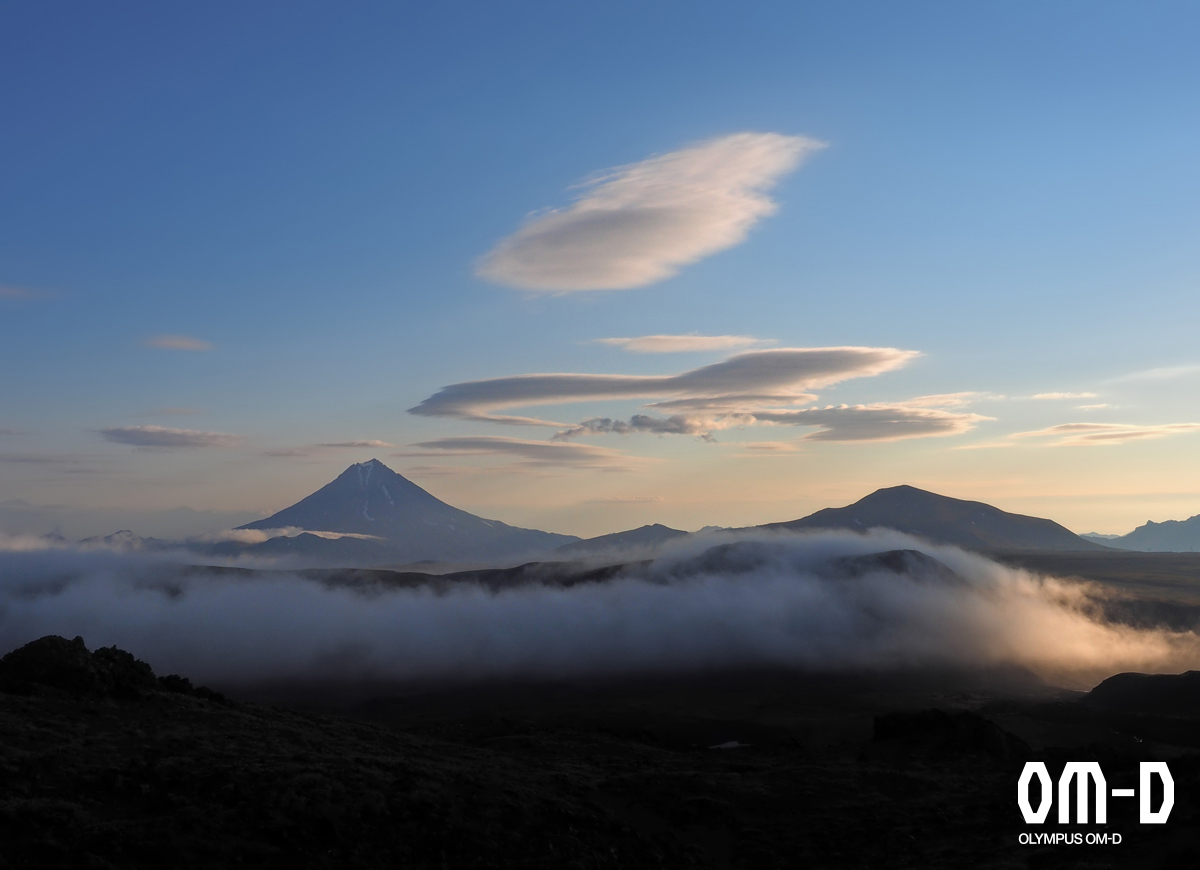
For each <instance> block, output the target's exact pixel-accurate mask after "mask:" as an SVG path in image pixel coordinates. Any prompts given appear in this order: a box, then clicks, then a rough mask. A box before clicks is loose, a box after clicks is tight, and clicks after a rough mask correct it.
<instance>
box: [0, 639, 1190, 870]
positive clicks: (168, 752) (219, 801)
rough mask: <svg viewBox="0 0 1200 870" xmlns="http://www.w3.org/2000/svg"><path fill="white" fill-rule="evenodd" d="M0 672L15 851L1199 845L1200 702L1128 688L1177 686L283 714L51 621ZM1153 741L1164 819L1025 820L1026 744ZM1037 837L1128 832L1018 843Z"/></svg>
mask: <svg viewBox="0 0 1200 870" xmlns="http://www.w3.org/2000/svg"><path fill="white" fill-rule="evenodd" d="M39 644H40V645H41V646H38V645H39ZM1195 682H1196V681H1195V680H1194V679H1192V680H1190V681H1187V680H1185V681H1183V682H1182V683H1171V684H1170V685H1167V686H1166V688H1165V689H1162V690H1161V691H1166V692H1167V693H1168V694H1171V693H1174V694H1178V693H1180V692H1183V693H1184V694H1187V693H1189V692H1194V691H1195V686H1194V685H1193V684H1194V683H1195ZM1127 684H1128V685H1127ZM0 689H2V690H3V691H0V867H4V868H10V867H11V868H16V867H39V868H40V867H47V868H54V867H63V868H111V867H121V868H125V867H129V868H163V867H288V868H293V867H363V868H368V867H370V868H374V867H381V868H382V867H387V868H393V867H404V868H407V867H414V868H419V867H431V868H459V867H463V868H471V867H546V868H572V867H578V868H600V867H620V868H629V867H635V868H636V867H712V868H723V867H744V868H768V867H787V868H793V867H830V868H839V867H884V868H890V867H920V868H929V867H947V868H975V867H996V868H1000V867H1138V868H1151V867H1194V866H1197V863H1198V862H1200V849H1198V848H1197V847H1198V845H1200V817H1198V816H1197V810H1198V809H1200V807H1198V804H1197V801H1196V796H1197V795H1198V794H1200V791H1198V788H1200V755H1197V752H1198V751H1200V728H1198V727H1197V726H1198V725H1200V718H1197V714H1198V712H1200V711H1198V710H1196V709H1195V708H1194V707H1193V706H1192V705H1191V702H1187V703H1182V704H1175V705H1171V704H1167V705H1166V706H1163V705H1161V704H1160V705H1158V706H1157V707H1156V708H1155V709H1156V712H1154V713H1140V712H1137V709H1141V708H1140V707H1137V709H1131V708H1132V707H1133V706H1134V705H1133V704H1132V703H1131V700H1130V699H1136V700H1137V704H1139V705H1140V704H1144V702H1145V698H1146V697H1147V692H1149V693H1150V694H1151V695H1153V694H1154V693H1155V692H1156V691H1159V692H1160V694H1161V691H1160V690H1159V689H1156V688H1155V686H1154V685H1151V684H1146V683H1144V681H1137V680H1133V681H1132V682H1130V681H1128V680H1127V681H1125V682H1121V681H1117V682H1115V683H1112V684H1111V685H1110V686H1109V688H1108V689H1107V690H1106V691H1105V692H1099V693H1094V694H1093V696H1091V697H1080V696H1064V695H1062V694H1061V693H1055V692H1052V691H1049V690H1046V689H1045V688H1044V687H1040V686H1039V685H1038V684H1037V683H1036V681H1033V680H1031V679H1029V678H1028V677H1027V676H1025V675H1021V674H992V675H988V676H986V677H985V676H980V675H975V676H973V677H970V678H968V677H964V676H962V675H959V676H953V675H946V674H941V675H928V674H926V675H923V676H920V677H918V676H914V675H907V676H902V675H890V676H886V677H885V676H875V677H871V678H867V677H853V676H845V675H843V676H814V675H801V674H787V673H753V674H724V675H692V676H689V677H687V678H679V677H675V678H665V677H664V678H661V679H653V680H643V681H640V682H628V681H626V682H609V683H592V684H554V685H528V684H527V685H522V686H495V685H492V686H472V687H461V688H459V689H456V690H453V691H450V690H443V691H438V692H429V691H425V692H418V691H414V690H409V691H408V692H401V691H400V690H399V689H398V688H397V687H391V689H390V690H386V689H387V687H382V686H374V687H359V690H360V695H361V696H362V697H366V696H369V695H372V694H374V695H376V698H375V699H374V700H369V699H368V700H363V699H362V697H360V698H359V699H354V698H352V697H350V696H336V695H334V694H331V693H330V692H328V691H326V690H325V688H323V687H319V686H307V687H297V686H290V687H286V686H285V687H274V688H273V689H271V690H270V692H273V695H270V697H273V698H274V699H275V700H277V701H279V700H286V701H287V702H288V703H289V704H290V706H289V707H285V706H279V705H277V704H263V703H252V702H248V701H244V700H243V701H234V700H229V699H228V698H226V697H224V696H222V695H220V694H218V693H215V692H211V691H207V690H204V689H196V688H194V687H192V686H191V685H190V684H189V683H187V681H185V680H183V679H181V678H175V677H167V678H165V679H156V678H155V677H154V675H153V674H152V673H151V672H150V670H149V668H148V667H146V666H145V665H143V664H141V663H138V662H136V661H135V660H134V659H133V658H132V657H131V656H128V655H127V654H123V653H121V652H120V651H119V650H114V649H111V648H110V649H107V650H98V651H96V652H95V653H89V652H88V651H87V650H86V648H84V647H83V645H82V642H81V641H76V642H72V641H66V640H63V639H61V638H60V639H43V641H38V642H35V644H33V645H31V646H30V647H26V648H24V649H23V651H22V652H21V654H20V655H10V656H8V657H6V658H5V659H4V660H3V661H2V662H0ZM259 692H260V694H259V697H268V696H269V695H268V694H266V693H267V692H268V690H265V689H260V690H259ZM331 699H334V700H331ZM335 701H336V707H331V705H333V704H334V703H335ZM321 704H324V705H325V707H326V709H325V710H324V711H319V710H318V709H317V707H318V706H319V705H321ZM1151 758H1165V759H1168V760H1169V761H1170V764H1171V770H1172V773H1173V774H1174V778H1175V783H1176V805H1175V809H1174V811H1173V813H1172V814H1171V817H1170V821H1169V823H1168V824H1166V825H1162V826H1143V825H1139V824H1138V822H1137V813H1136V806H1135V805H1134V804H1135V802H1133V801H1128V800H1127V801H1125V802H1124V803H1122V802H1120V801H1118V800H1110V801H1109V823H1108V824H1107V825H1105V826H1097V825H1068V826H1059V825H1056V824H1047V825H1041V826H1028V825H1026V824H1025V823H1024V822H1023V820H1022V819H1021V817H1020V814H1019V812H1018V809H1017V806H1016V800H1015V794H1016V781H1017V777H1018V775H1019V773H1020V770H1021V767H1022V765H1023V763H1024V761H1025V760H1027V759H1042V760H1045V761H1047V763H1048V767H1049V768H1050V771H1051V774H1052V775H1053V776H1055V777H1057V774H1058V770H1059V769H1060V768H1061V766H1062V764H1063V762H1065V761H1068V760H1077V761H1084V760H1099V761H1100V762H1101V764H1102V766H1103V768H1104V770H1105V773H1106V774H1107V775H1108V776H1109V784H1110V786H1113V785H1116V786H1125V785H1134V784H1135V777H1136V771H1137V761H1139V760H1143V759H1151ZM1126 804H1128V805H1126ZM1051 818H1054V814H1052V816H1051ZM1031 830H1034V831H1040V832H1054V831H1068V832H1075V831H1079V832H1085V833H1086V832H1089V831H1102V832H1108V833H1112V832H1120V833H1121V834H1122V835H1123V837H1124V841H1123V843H1122V844H1121V845H1119V846H1112V845H1109V846H1089V845H1079V846H1070V845H1059V846H1023V845H1020V844H1019V842H1018V835H1019V834H1020V833H1021V832H1023V831H1031Z"/></svg>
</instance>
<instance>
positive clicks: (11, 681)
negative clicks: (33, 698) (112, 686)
mask: <svg viewBox="0 0 1200 870" xmlns="http://www.w3.org/2000/svg"><path fill="white" fill-rule="evenodd" d="M104 683H105V680H104V677H103V676H102V672H101V669H100V667H99V666H98V665H97V664H96V662H95V661H94V660H93V659H92V654H91V653H90V652H88V648H87V646H86V645H85V644H84V642H83V638H82V637H76V638H75V639H74V640H67V639H66V638H65V637H59V636H58V635H53V634H51V635H47V636H45V637H41V638H38V639H37V640H35V641H31V642H29V643H27V644H25V646H23V647H21V648H20V649H15V650H13V651H12V652H10V653H9V654H8V655H6V656H5V657H4V658H2V659H0V688H2V689H3V690H4V691H6V692H10V693H12V694H23V695H27V694H33V693H35V692H36V691H37V687H39V686H49V687H51V688H55V689H62V690H64V691H67V692H70V693H72V694H77V695H78V694H99V693H102V692H103V691H104Z"/></svg>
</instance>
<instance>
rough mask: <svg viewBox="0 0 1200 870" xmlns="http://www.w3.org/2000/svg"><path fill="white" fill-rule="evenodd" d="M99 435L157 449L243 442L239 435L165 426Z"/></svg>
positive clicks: (117, 428)
mask: <svg viewBox="0 0 1200 870" xmlns="http://www.w3.org/2000/svg"><path fill="white" fill-rule="evenodd" d="M100 435H101V436H102V437H103V438H104V439H105V440H106V441H112V442H113V443H114V444H129V445H131V446H133V447H159V448H170V447H235V446H237V445H238V444H240V443H241V442H242V441H243V440H245V439H244V438H243V437H242V436H240V435H228V434H226V433H224V432H201V431H199V430H196V429H172V428H170V427H167V426H115V427H112V428H109V429H101V430H100Z"/></svg>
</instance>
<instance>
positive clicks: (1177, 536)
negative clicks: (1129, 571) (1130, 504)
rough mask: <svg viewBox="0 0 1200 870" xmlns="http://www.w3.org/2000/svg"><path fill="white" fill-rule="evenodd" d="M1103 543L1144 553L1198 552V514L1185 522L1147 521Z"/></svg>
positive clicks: (1199, 527)
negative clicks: (1125, 533) (1127, 532)
mask: <svg viewBox="0 0 1200 870" xmlns="http://www.w3.org/2000/svg"><path fill="white" fill-rule="evenodd" d="M1104 543H1105V544H1106V545H1108V546H1110V547H1117V548H1119V549H1121V550H1140V551H1142V552H1144V553H1192V552H1195V551H1197V550H1200V514H1197V515H1196V516H1194V517H1189V518H1188V519H1186V520H1166V521H1165V522H1161V523H1156V522H1154V521H1153V520H1147V521H1146V523H1145V525H1141V526H1138V527H1137V528H1136V529H1134V530H1133V531H1132V532H1130V533H1129V534H1127V535H1118V536H1114V537H1112V538H1108V539H1106V540H1105V541H1104Z"/></svg>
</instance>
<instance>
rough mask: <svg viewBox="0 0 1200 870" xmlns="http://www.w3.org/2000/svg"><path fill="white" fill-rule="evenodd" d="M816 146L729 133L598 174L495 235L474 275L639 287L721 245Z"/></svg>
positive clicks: (769, 208) (736, 237)
mask: <svg viewBox="0 0 1200 870" xmlns="http://www.w3.org/2000/svg"><path fill="white" fill-rule="evenodd" d="M823 147H824V144H823V143H821V142H818V141H816V140H814V139H808V138H806V137H804V136H784V135H781V134H779V133H736V134H733V135H731V136H723V137H721V138H718V139H713V140H710V141H708V142H703V143H700V144H699V145H694V146H692V147H690V148H684V149H682V150H679V151H673V152H671V153H669V154H662V155H659V156H657V157H651V158H650V159H648V160H643V161H642V162H640V163H634V164H632V165H630V166H621V167H618V168H616V169H611V170H609V171H608V172H605V173H602V174H600V175H599V176H597V178H596V179H595V180H594V181H593V182H592V183H591V184H590V185H587V192H586V193H585V194H584V195H583V196H581V197H580V198H579V199H578V200H577V201H576V202H575V204H574V205H572V206H570V207H569V208H565V209H561V210H555V211H550V212H548V213H544V214H542V215H540V216H538V217H536V218H534V219H533V220H531V221H530V222H529V223H527V224H526V225H525V226H524V227H522V228H521V229H520V230H518V231H517V232H516V233H514V234H513V235H511V236H509V237H508V238H507V239H505V240H504V241H502V242H500V244H498V245H497V246H496V247H495V248H493V249H492V251H491V252H489V253H488V254H487V256H485V257H484V258H483V261H482V262H481V263H480V265H479V268H478V270H477V273H478V274H479V275H480V276H481V277H484V278H487V279H489V280H492V281H496V282H498V283H500V284H507V285H510V286H513V287H521V288H524V289H527V290H540V291H551V292H559V293H563V292H570V291H575V290H622V289H627V288H630V287H642V286H644V285H646V284H652V283H654V282H655V281H661V280H662V279H664V278H669V277H670V276H671V275H674V274H675V273H676V272H677V271H678V270H679V269H680V268H681V267H683V266H686V265H688V264H689V263H694V262H696V261H697V260H700V259H703V258H704V257H707V256H709V255H710V254H715V253H716V252H717V251H723V250H725V249H726V248H730V247H732V246H734V245H736V244H738V243H740V242H741V241H742V240H743V239H745V237H746V234H747V233H749V231H750V229H751V227H753V226H754V224H756V223H757V222H758V221H759V220H761V219H762V218H764V217H766V216H767V215H770V214H772V213H773V212H774V211H775V209H776V205H775V203H774V202H773V201H772V200H771V198H770V197H769V196H768V195H767V192H768V191H769V190H770V189H771V188H772V187H774V186H775V184H776V183H777V182H778V181H779V179H780V178H782V177H783V176H784V175H786V174H787V173H788V172H791V171H792V170H793V169H795V168H796V167H797V166H798V165H799V164H800V161H801V160H803V159H804V157H806V156H807V155H808V154H810V153H812V152H814V151H816V150H818V149H820V148H823Z"/></svg>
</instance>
